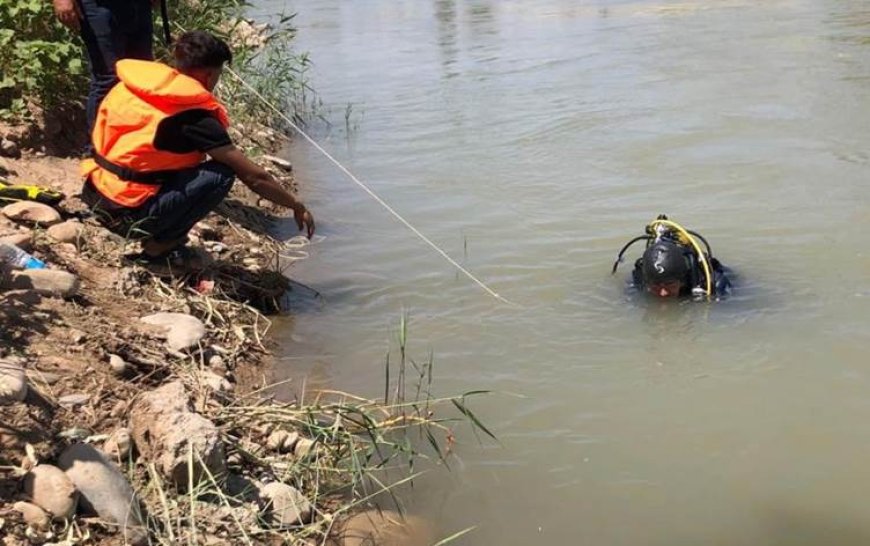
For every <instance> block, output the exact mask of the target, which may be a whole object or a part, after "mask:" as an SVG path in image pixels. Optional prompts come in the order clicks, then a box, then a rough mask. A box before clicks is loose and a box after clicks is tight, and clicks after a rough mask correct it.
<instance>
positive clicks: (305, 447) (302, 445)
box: [293, 438, 314, 459]
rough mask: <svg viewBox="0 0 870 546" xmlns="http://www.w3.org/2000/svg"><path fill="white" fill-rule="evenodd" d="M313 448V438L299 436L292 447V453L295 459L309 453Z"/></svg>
mask: <svg viewBox="0 0 870 546" xmlns="http://www.w3.org/2000/svg"><path fill="white" fill-rule="evenodd" d="M313 449H314V440H311V439H309V438H299V440H298V441H297V442H296V445H295V446H294V447H293V455H295V456H296V458H297V459H304V458H306V457H308V456H309V455H311V452H312V450H313Z"/></svg>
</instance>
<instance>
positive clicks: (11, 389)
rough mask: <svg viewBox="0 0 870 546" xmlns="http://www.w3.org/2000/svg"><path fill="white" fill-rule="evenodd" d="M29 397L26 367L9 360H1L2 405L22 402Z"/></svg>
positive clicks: (0, 391)
mask: <svg viewBox="0 0 870 546" xmlns="http://www.w3.org/2000/svg"><path fill="white" fill-rule="evenodd" d="M26 397H27V377H26V375H25V373H24V368H22V367H21V366H19V365H18V364H13V363H12V362H9V361H8V360H0V406H8V405H10V404H14V403H15V402H21V401H22V400H24V399H25V398H26Z"/></svg>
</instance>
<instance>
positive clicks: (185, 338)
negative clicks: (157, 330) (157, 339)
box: [139, 313, 205, 351]
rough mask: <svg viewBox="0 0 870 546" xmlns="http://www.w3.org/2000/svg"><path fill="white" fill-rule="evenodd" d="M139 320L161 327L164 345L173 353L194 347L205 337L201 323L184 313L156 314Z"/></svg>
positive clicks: (203, 326)
mask: <svg viewBox="0 0 870 546" xmlns="http://www.w3.org/2000/svg"><path fill="white" fill-rule="evenodd" d="M139 320H141V321H142V322H144V323H146V324H152V325H155V326H161V327H163V329H164V333H163V335H164V337H165V338H166V345H167V346H168V347H169V348H170V349H172V350H174V351H181V350H182V349H187V348H188V347H192V346H195V345H196V344H197V343H199V341H200V340H201V339H202V338H203V336H205V325H204V324H203V323H202V321H201V320H199V319H198V318H196V317H193V316H190V315H186V314H184V313H156V314H154V315H148V316H147V317H142V318H141V319H139Z"/></svg>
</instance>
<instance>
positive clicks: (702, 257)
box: [649, 220, 713, 298]
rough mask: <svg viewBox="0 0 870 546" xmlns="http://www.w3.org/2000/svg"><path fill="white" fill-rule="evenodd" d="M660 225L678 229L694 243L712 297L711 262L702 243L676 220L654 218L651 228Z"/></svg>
mask: <svg viewBox="0 0 870 546" xmlns="http://www.w3.org/2000/svg"><path fill="white" fill-rule="evenodd" d="M658 225H663V226H667V227H669V228H671V229H674V230H676V231H677V233H679V234H680V236H681V237H683V238H684V239H685V240H686V241H688V243H689V244H690V245H692V248H694V249H695V253H696V254H698V258H699V259H700V260H701V265H702V266H703V267H704V277H705V278H706V279H707V283H706V284H707V287H706V288H707V297H708V298H710V297H712V296H713V276H712V275H711V274H710V264H709V263H707V257H706V256H705V255H704V251H703V250H702V249H701V247H700V245H698V242H697V241H696V240H695V238H694V237H692V235H691V234H690V233H689V232H688V231H686V230H685V228H683V226H681V225H680V224H678V223H676V222H672V221H671V220H653V221H652V222H650V224H649V227H650V229H652V230H653V231H655V228H656V226H658Z"/></svg>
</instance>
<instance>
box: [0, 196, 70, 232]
mask: <svg viewBox="0 0 870 546" xmlns="http://www.w3.org/2000/svg"><path fill="white" fill-rule="evenodd" d="M0 212H2V213H3V215H4V216H6V217H7V218H10V219H12V220H15V221H17V222H28V223H32V224H39V225H42V226H50V225H53V224H56V223H58V222H60V213H59V212H57V211H56V210H54V209H53V208H51V207H50V206H48V205H44V204H42V203H37V202H35V201H18V202H17V203H12V204H11V205H6V206H5V207H3V209H2V210H0Z"/></svg>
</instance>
